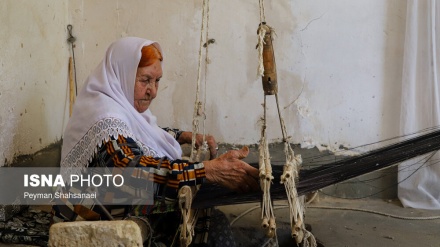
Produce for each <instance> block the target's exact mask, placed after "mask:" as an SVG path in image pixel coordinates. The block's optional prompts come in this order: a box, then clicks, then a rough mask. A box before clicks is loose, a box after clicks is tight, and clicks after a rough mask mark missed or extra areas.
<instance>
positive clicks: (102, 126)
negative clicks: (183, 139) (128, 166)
mask: <svg viewBox="0 0 440 247" xmlns="http://www.w3.org/2000/svg"><path fill="white" fill-rule="evenodd" d="M118 135H122V136H124V137H130V138H132V139H133V140H135V141H136V143H137V144H138V145H139V147H141V148H142V151H143V153H144V155H148V156H155V157H157V156H158V153H157V152H156V151H155V150H153V149H152V148H150V147H148V146H146V145H144V144H143V143H141V142H139V141H138V140H136V139H135V137H134V136H133V134H132V132H131V131H130V129H129V128H128V126H127V125H126V124H125V122H123V121H122V120H121V119H118V118H114V117H107V118H103V119H101V120H99V121H98V122H96V123H95V124H94V125H93V126H92V127H91V128H90V129H89V130H88V131H87V133H86V134H85V135H84V136H83V137H82V138H81V140H79V141H78V143H77V144H75V146H74V147H73V148H72V150H70V152H69V153H68V154H67V156H66V158H65V159H64V160H63V161H62V162H61V167H63V168H67V167H70V168H85V167H88V166H89V163H90V162H91V161H92V159H93V156H94V155H95V154H96V152H97V151H98V148H100V147H101V145H102V143H103V142H104V141H105V142H107V141H109V140H110V138H111V137H114V138H118Z"/></svg>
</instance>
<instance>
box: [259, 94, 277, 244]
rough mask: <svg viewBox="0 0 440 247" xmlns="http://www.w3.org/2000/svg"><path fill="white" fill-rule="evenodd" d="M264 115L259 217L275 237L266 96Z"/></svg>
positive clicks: (267, 233)
mask: <svg viewBox="0 0 440 247" xmlns="http://www.w3.org/2000/svg"><path fill="white" fill-rule="evenodd" d="M263 107H264V116H263V126H262V128H261V139H260V145H259V147H258V149H259V171H260V186H261V190H262V192H263V199H262V207H261V219H262V223H261V225H262V227H263V228H264V229H267V230H266V235H267V236H268V237H275V233H276V223H275V215H274V213H273V206H272V200H271V197H270V185H271V183H272V180H273V176H272V167H271V163H270V156H269V147H268V145H267V140H266V96H264V104H263Z"/></svg>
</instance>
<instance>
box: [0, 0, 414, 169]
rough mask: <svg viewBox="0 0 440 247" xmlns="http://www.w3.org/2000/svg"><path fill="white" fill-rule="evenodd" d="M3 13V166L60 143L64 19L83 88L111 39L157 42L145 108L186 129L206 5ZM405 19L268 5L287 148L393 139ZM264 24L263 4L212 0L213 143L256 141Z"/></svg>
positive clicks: (75, 0)
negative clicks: (160, 66)
mask: <svg viewBox="0 0 440 247" xmlns="http://www.w3.org/2000/svg"><path fill="white" fill-rule="evenodd" d="M0 11H1V15H0V21H1V22H0V23H1V24H0V26H1V28H0V63H1V67H0V106H1V107H0V126H1V130H0V131H1V132H0V147H1V150H0V165H4V164H5V163H8V161H10V160H11V159H12V158H13V157H15V156H17V155H20V154H31V153H34V152H36V151H38V150H40V149H42V148H43V147H45V146H47V145H48V144H50V143H53V142H56V141H58V140H60V139H61V137H62V132H63V129H64V127H65V125H66V119H67V117H68V98H67V82H68V70H67V63H68V57H69V56H70V52H69V44H68V43H67V42H66V39H67V32H66V25H67V24H73V35H74V36H76V38H77V40H76V42H75V45H76V48H75V56H76V68H77V81H78V86H79V87H81V86H82V85H83V82H84V80H85V79H86V77H87V76H88V74H89V73H90V72H91V71H92V70H93V69H94V68H95V67H96V66H97V65H98V63H99V62H100V60H101V59H102V57H103V56H104V53H105V50H106V48H107V47H108V45H109V44H110V43H111V42H112V41H114V40H115V39H117V38H119V37H124V36H140V37H145V38H149V39H153V40H156V41H158V42H159V43H160V44H161V46H162V48H163V50H164V55H165V61H164V76H163V78H162V80H161V82H160V90H159V96H158V97H157V98H156V100H155V102H154V103H153V105H152V111H153V113H154V114H155V115H157V117H158V120H159V123H160V124H161V125H162V126H170V127H176V128H181V129H186V130H191V128H192V127H191V122H192V116H193V105H194V101H195V89H196V81H197V73H198V53H199V46H200V28H201V17H202V0H193V1H187V0H175V1H166V2H164V1H160V0H150V1H143V0H142V1H141V0H125V1H120V0H107V1H98V0H69V1H67V0H64V1H50V0H40V1H16V0H5V1H1V2H0ZM405 15H406V1H401V0H387V1H383V0H358V1H351V0H337V1H325V0H312V1H296V0H295V1H265V16H266V21H267V23H268V24H269V25H271V26H272V27H273V28H275V31H276V36H275V40H274V48H275V56H276V62H277V70H278V83H279V85H278V86H279V99H280V107H281V113H282V115H283V117H284V119H285V123H286V125H287V129H288V134H289V135H291V136H292V142H294V143H301V144H302V146H303V147H313V146H317V147H318V148H323V149H330V150H339V149H340V148H341V147H353V146H358V145H362V144H366V143H371V142H375V141H378V140H383V139H386V138H389V137H393V136H397V135H398V128H397V126H398V124H399V123H398V118H399V114H400V113H399V110H400V106H399V102H400V81H401V68H402V58H403V43H404V39H403V38H404V28H405ZM259 21H260V20H259V7H258V1H250V0H242V1H236V0H222V1H210V12H209V38H213V39H215V43H214V44H211V45H210V46H209V57H208V60H209V64H208V66H207V68H208V70H207V73H205V71H202V78H201V79H202V84H203V83H204V81H205V75H206V83H207V88H206V91H207V96H206V98H207V102H206V112H205V113H206V116H207V118H206V131H207V133H210V134H212V135H214V136H215V137H216V139H217V141H219V142H223V143H229V144H254V143H257V142H258V140H259V136H260V123H259V120H260V118H261V117H262V113H263V108H262V107H261V103H262V102H263V91H262V87H261V80H260V79H259V78H258V77H257V66H258V54H257V50H256V49H255V46H256V44H257V35H256V30H257V27H258V23H259ZM202 67H203V66H202ZM202 89H203V88H202ZM267 100H268V105H267V107H268V121H269V122H268V137H269V139H270V141H271V142H276V141H280V138H281V131H280V127H279V123H278V116H277V111H276V105H275V99H274V97H273V96H270V97H268V98H267Z"/></svg>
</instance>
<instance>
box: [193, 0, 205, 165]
mask: <svg viewBox="0 0 440 247" xmlns="http://www.w3.org/2000/svg"><path fill="white" fill-rule="evenodd" d="M208 22H209V0H203V6H202V27H201V29H200V47H199V62H198V74H197V87H196V100H195V103H194V114H193V124H192V125H193V128H192V142H191V155H190V162H199V161H200V153H201V152H207V150H208V144H207V142H206V140H205V136H206V135H205V119H206V115H205V109H206V108H205V104H206V77H207V61H208V46H209V45H208V43H207V41H208V28H209V26H208ZM205 29H206V30H205ZM204 36H205V37H204ZM204 39H205V40H206V45H205V46H204V45H203V44H204V43H205V42H204ZM203 48H205V50H206V59H205V88H204V101H203V102H202V101H200V91H201V90H200V81H201V76H202V53H203V52H202V51H203ZM201 118H202V119H203V144H202V147H200V148H199V152H197V149H196V136H197V133H199V123H200V119H201Z"/></svg>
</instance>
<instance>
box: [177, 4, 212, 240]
mask: <svg viewBox="0 0 440 247" xmlns="http://www.w3.org/2000/svg"><path fill="white" fill-rule="evenodd" d="M208 23H209V0H203V5H202V27H201V29H200V47H199V61H198V73H197V87H196V100H195V103H194V115H193V122H192V124H193V126H192V127H193V128H192V141H191V155H190V160H189V161H190V162H193V163H194V162H201V161H202V160H203V158H201V155H200V154H201V153H204V157H208V156H207V152H208V143H207V141H206V133H205V120H206V115H205V110H206V92H207V90H206V88H207V87H206V84H207V83H206V82H207V79H206V78H207V74H208V72H207V71H208V65H207V64H208V35H209V32H208V30H209V26H208ZM204 39H205V40H206V43H205V44H206V45H203V44H204V41H203V40H204ZM203 48H205V51H206V53H205V56H206V58H205V67H204V68H205V80H204V94H203V101H201V100H200V91H201V90H200V84H201V76H202V51H203ZM201 118H202V120H203V123H202V124H203V141H202V146H201V147H199V149H198V150H197V149H196V140H197V133H199V124H200V119H201ZM196 192H197V188H193V189H191V188H190V187H189V186H183V187H182V188H180V190H179V206H180V210H181V212H182V224H181V227H180V246H185V247H186V246H189V245H190V244H191V242H192V237H193V236H194V226H195V223H196V222H197V218H198V211H197V210H191V203H192V200H193V195H195V194H196Z"/></svg>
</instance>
